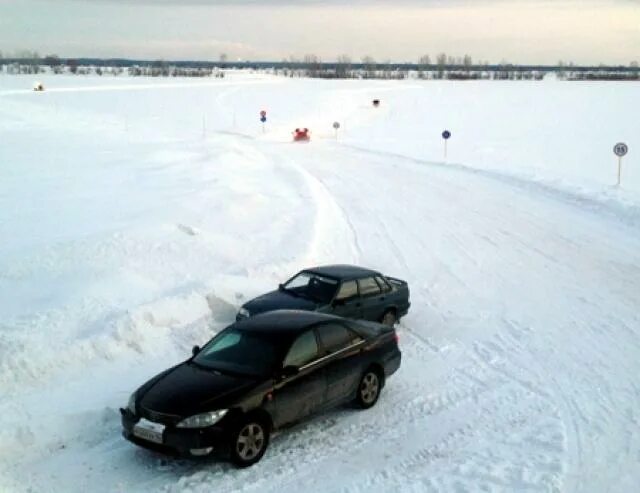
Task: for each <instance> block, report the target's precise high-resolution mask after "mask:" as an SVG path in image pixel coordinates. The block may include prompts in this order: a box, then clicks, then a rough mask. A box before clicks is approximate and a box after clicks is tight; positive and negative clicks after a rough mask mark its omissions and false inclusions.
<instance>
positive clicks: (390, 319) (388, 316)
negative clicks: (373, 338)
mask: <svg viewBox="0 0 640 493" xmlns="http://www.w3.org/2000/svg"><path fill="white" fill-rule="evenodd" d="M397 321H398V319H397V318H396V312H395V311H394V310H387V311H386V312H384V315H382V320H380V322H382V323H383V324H384V325H388V326H389V327H393V326H394V325H395V324H396V322H397Z"/></svg>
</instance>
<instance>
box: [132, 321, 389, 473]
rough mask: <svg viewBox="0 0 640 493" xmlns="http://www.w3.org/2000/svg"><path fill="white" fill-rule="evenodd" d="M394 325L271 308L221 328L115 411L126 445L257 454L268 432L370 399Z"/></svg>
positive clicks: (243, 457)
mask: <svg viewBox="0 0 640 493" xmlns="http://www.w3.org/2000/svg"><path fill="white" fill-rule="evenodd" d="M400 359H401V355H400V350H399V348H398V340H397V336H396V333H395V330H394V329H393V328H391V327H387V326H385V325H381V324H376V323H370V322H354V321H350V320H345V319H341V318H338V317H334V316H330V315H323V314H319V313H311V312H299V311H274V312H270V313H266V314H263V315H259V316H256V317H252V318H250V319H248V320H245V321H242V322H236V323H235V324H233V325H231V326H229V327H227V328H226V329H224V330H223V331H221V332H220V333H218V334H217V335H216V336H215V337H214V338H213V339H211V340H210V341H209V342H208V343H207V344H206V345H205V346H204V347H203V348H202V349H200V348H198V347H197V346H196V347H195V348H194V351H193V357H191V358H190V359H188V360H187V361H185V362H183V363H180V364H179V365H177V366H174V367H173V368H170V369H168V370H166V371H164V372H162V373H160V374H159V375H157V376H156V377H154V378H152V379H151V380H149V381H148V382H147V383H145V384H144V385H143V386H142V387H140V388H139V389H138V390H136V391H135V392H134V393H133V394H132V395H131V398H130V400H129V404H128V405H127V407H126V408H125V409H121V410H120V412H121V414H122V425H123V427H124V431H123V435H124V437H125V438H126V439H128V440H130V441H132V442H133V443H135V444H137V445H140V446H143V447H146V448H149V449H153V450H157V451H160V452H165V453H170V454H174V455H181V456H190V457H194V456H208V455H213V454H215V455H222V456H226V457H229V458H230V459H231V461H232V462H234V463H235V464H236V465H238V466H241V467H245V466H249V465H251V464H253V463H255V462H257V461H259V460H260V458H261V457H262V455H263V454H264V453H265V450H266V449H267V446H268V444H269V436H270V434H271V432H272V431H273V430H275V429H278V428H281V427H283V426H285V425H287V424H291V423H294V422H298V421H300V420H301V419H303V418H305V417H307V416H310V415H312V414H315V413H318V412H321V411H324V410H327V409H330V408H333V407H335V406H338V405H341V404H343V403H347V402H355V403H356V404H357V405H358V406H359V407H361V408H364V409H366V408H369V407H371V406H373V405H374V404H375V403H376V401H377V400H378V397H379V396H380V391H381V389H382V387H383V386H384V384H385V382H386V379H387V378H388V377H389V376H390V375H391V374H393V373H394V372H395V371H396V370H397V369H398V368H399V367H400Z"/></svg>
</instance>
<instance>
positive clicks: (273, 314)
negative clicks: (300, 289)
mask: <svg viewBox="0 0 640 493" xmlns="http://www.w3.org/2000/svg"><path fill="white" fill-rule="evenodd" d="M331 321H338V322H341V321H343V319H342V318H340V317H336V316H335V315H327V314H326V313H318V312H309V311H303V310H274V311H270V312H266V313H260V314H258V315H254V316H253V317H250V318H246V319H244V320H241V321H240V322H236V323H235V324H234V327H235V328H238V329H240V330H246V331H249V332H263V333H265V334H273V335H274V336H275V335H283V336H295V335H297V334H299V333H301V332H303V331H305V330H306V329H308V328H311V327H315V326H316V325H320V324H322V323H326V322H331Z"/></svg>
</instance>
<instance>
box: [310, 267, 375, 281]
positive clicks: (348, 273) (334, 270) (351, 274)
mask: <svg viewBox="0 0 640 493" xmlns="http://www.w3.org/2000/svg"><path fill="white" fill-rule="evenodd" d="M303 272H312V273H314V274H318V275H321V276H327V277H333V278H334V279H340V280H342V281H348V280H350V279H361V278H363V277H371V276H379V275H380V273H379V272H377V271H375V270H371V269H366V268H364V267H358V266H357V265H347V264H335V265H321V266H319V267H312V268H310V269H305V270H304V271H303Z"/></svg>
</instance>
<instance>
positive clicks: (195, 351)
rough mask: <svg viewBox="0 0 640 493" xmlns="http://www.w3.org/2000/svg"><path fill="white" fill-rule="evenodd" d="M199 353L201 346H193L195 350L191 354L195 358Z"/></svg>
mask: <svg viewBox="0 0 640 493" xmlns="http://www.w3.org/2000/svg"><path fill="white" fill-rule="evenodd" d="M199 352H200V346H193V349H192V350H191V354H192V355H193V356H195V355H196V354H198V353H199Z"/></svg>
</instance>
